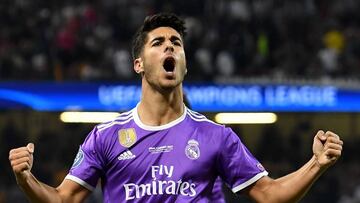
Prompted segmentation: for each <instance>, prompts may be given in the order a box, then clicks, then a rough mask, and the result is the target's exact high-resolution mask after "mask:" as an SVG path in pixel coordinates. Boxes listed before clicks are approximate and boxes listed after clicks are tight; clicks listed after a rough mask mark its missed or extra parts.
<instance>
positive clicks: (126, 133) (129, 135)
mask: <svg viewBox="0 0 360 203" xmlns="http://www.w3.org/2000/svg"><path fill="white" fill-rule="evenodd" d="M118 135H119V142H120V144H121V145H122V146H124V147H127V148H129V147H131V146H132V145H133V144H134V143H135V142H136V140H137V137H136V133H135V129H134V128H128V129H121V130H119V132H118Z"/></svg>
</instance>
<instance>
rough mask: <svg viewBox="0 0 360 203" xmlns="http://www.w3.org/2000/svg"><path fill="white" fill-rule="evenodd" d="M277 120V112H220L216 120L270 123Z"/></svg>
mask: <svg viewBox="0 0 360 203" xmlns="http://www.w3.org/2000/svg"><path fill="white" fill-rule="evenodd" d="M276 121H277V115H276V114H275V113H218V114H216V115H215V122H217V123H221V124H270V123H275V122H276Z"/></svg>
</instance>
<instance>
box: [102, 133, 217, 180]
mask: <svg viewBox="0 0 360 203" xmlns="http://www.w3.org/2000/svg"><path fill="white" fill-rule="evenodd" d="M134 133H135V134H136V136H132V135H131V133H130V135H129V136H128V137H127V138H126V137H125V138H124V139H123V140H121V138H119V139H118V140H117V142H118V143H116V144H114V145H113V146H114V147H113V149H112V152H113V153H111V157H110V158H109V159H108V160H109V163H108V165H109V167H108V170H107V171H106V173H107V174H108V176H113V177H117V178H120V179H121V180H125V181H127V182H136V181H142V182H144V181H145V182H146V181H149V180H163V181H168V180H174V181H178V180H195V179H208V178H209V176H214V174H215V164H216V154H217V150H218V149H217V147H216V146H214V144H213V143H211V142H210V141H209V140H210V139H207V136H208V135H206V134H204V133H199V132H198V131H196V130H183V131H179V130H171V129H170V130H163V131H156V132H141V131H139V132H137V131H134ZM132 139H135V140H132ZM124 140H125V141H124ZM122 142H123V143H122ZM126 142H128V143H132V144H131V146H128V147H124V146H123V145H125V143H126Z"/></svg>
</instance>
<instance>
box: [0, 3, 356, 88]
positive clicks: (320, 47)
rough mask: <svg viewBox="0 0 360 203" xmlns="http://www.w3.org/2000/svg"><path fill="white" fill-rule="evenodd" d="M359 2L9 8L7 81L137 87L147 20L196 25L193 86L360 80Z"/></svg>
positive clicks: (1, 16) (191, 44)
mask: <svg viewBox="0 0 360 203" xmlns="http://www.w3.org/2000/svg"><path fill="white" fill-rule="evenodd" d="M359 9H360V2H359V1H356V0H343V1H339V0H304V1H297V0H286V1H285V0H267V1H264V0H192V1H177V0H170V1H169V0H166V1H165V0H80V1H75V0H64V1H56V0H48V1H42V0H34V1H26V0H12V1H10V0H6V1H2V2H1V4H0V25H1V29H0V79H1V80H13V79H19V80H57V81H62V80H85V81H87V80H115V81H124V80H133V79H135V78H136V76H135V74H134V72H133V70H132V60H131V50H130V46H131V40H132V35H133V34H134V33H135V31H136V29H137V27H138V26H139V25H140V24H141V23H142V21H143V20H144V17H145V16H146V15H149V14H153V13H156V12H160V11H168V12H175V13H177V14H178V15H180V16H182V17H183V18H184V19H185V20H186V23H187V27H188V36H187V38H186V44H185V48H186V51H187V52H186V53H187V62H188V69H189V71H190V74H188V78H187V79H188V80H190V81H198V80H200V81H204V80H207V81H208V80H209V79H213V80H216V79H217V78H218V77H226V78H241V77H253V76H257V77H258V76H262V75H263V76H267V77H273V78H284V77H285V78H289V77H290V78H292V77H293V78H315V79H318V78H323V77H329V78H338V77H350V78H355V79H356V78H358V77H359V76H360V69H359V65H360V27H359V25H360V13H359V12H358V10H359Z"/></svg>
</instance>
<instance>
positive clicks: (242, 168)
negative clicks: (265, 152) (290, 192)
mask: <svg viewBox="0 0 360 203" xmlns="http://www.w3.org/2000/svg"><path fill="white" fill-rule="evenodd" d="M223 132H224V133H223V135H222V137H223V138H224V139H223V142H222V145H220V147H221V149H220V150H219V154H218V158H217V162H218V164H217V166H218V170H219V173H220V176H221V178H222V179H223V180H224V181H225V182H226V183H227V185H228V186H229V187H230V188H231V189H232V191H233V192H234V193H236V192H239V191H240V190H242V189H244V188H246V187H247V186H249V185H251V184H253V183H254V182H256V181H257V180H259V179H260V178H261V177H263V176H267V175H268V172H267V171H266V170H265V169H264V167H263V166H262V165H261V164H260V162H259V161H258V160H257V159H256V158H255V157H254V156H253V155H252V154H251V153H250V151H249V150H248V149H247V148H246V146H245V145H244V144H243V143H242V142H241V140H240V138H239V137H238V136H237V135H236V134H235V133H234V132H233V131H232V130H231V129H230V128H224V131H223Z"/></svg>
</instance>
